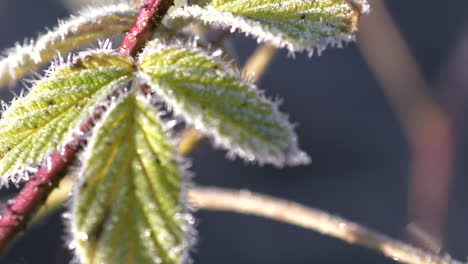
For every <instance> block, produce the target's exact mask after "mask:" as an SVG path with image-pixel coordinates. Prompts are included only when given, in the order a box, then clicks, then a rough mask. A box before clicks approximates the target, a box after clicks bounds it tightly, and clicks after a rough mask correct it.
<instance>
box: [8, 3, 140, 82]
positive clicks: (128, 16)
mask: <svg viewBox="0 0 468 264" xmlns="http://www.w3.org/2000/svg"><path fill="white" fill-rule="evenodd" d="M137 14H138V11H137V10H135V7H133V6H131V5H128V4H118V5H111V6H105V7H101V8H94V9H92V10H89V11H85V12H82V13H80V14H79V15H78V16H76V17H75V16H73V17H71V18H70V19H68V20H66V21H62V22H60V23H59V25H58V26H57V27H56V28H54V29H53V30H51V31H49V32H48V33H47V34H44V35H42V36H39V37H38V38H37V40H36V41H30V42H29V43H26V44H25V45H17V46H16V47H14V48H10V49H9V50H7V53H6V57H5V58H3V59H1V60H0V86H3V85H6V84H8V83H9V82H11V81H14V80H17V79H19V78H21V77H23V76H24V75H26V74H27V73H29V72H31V71H34V70H36V69H37V68H38V67H39V66H41V65H42V64H44V63H46V62H48V61H49V60H51V59H52V58H53V57H54V56H56V55H57V54H58V53H61V54H65V53H67V52H69V51H71V50H73V49H77V48H79V47H81V46H84V45H86V44H88V43H90V42H92V41H94V40H96V39H98V38H106V37H110V36H113V35H118V34H121V33H122V32H124V31H126V30H128V29H129V28H130V27H131V26H132V24H133V23H134V22H135V19H136V16H137Z"/></svg>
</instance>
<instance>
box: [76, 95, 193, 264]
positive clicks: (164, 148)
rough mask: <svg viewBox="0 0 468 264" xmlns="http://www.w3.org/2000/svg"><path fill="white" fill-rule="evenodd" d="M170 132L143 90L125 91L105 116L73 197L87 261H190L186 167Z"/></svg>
mask: <svg viewBox="0 0 468 264" xmlns="http://www.w3.org/2000/svg"><path fill="white" fill-rule="evenodd" d="M166 134H167V133H166V130H165V128H164V125H163V123H162V121H161V120H160V119H159V118H158V113H157V112H156V111H155V109H154V108H153V107H152V106H151V105H150V104H149V103H148V102H147V98H145V96H143V95H141V94H137V95H136V94H134V93H130V94H127V95H126V96H122V97H121V99H119V100H118V101H116V102H114V103H113V105H112V106H111V107H110V109H109V110H108V111H107V112H106V114H105V115H104V116H103V118H102V119H101V120H100V121H99V123H98V125H97V126H96V127H95V131H94V135H93V137H92V138H91V141H90V143H89V146H88V148H87V150H86V152H85V155H84V158H83V167H82V169H81V171H80V173H79V178H78V181H79V182H78V184H77V185H76V188H75V190H74V193H73V199H72V205H71V211H72V215H73V217H72V218H71V219H70V229H71V233H72V236H73V237H72V242H71V243H70V244H73V245H74V246H75V249H76V253H77V255H78V256H77V257H78V259H79V260H80V263H88V264H98V263H113V264H119V263H122V264H124V263H130V262H131V263H165V264H171V263H173V264H176V263H185V262H186V260H187V258H188V249H189V247H190V245H191V243H193V241H194V232H193V231H192V230H193V229H192V224H191V222H190V221H189V220H188V219H191V218H190V217H189V216H190V213H189V212H188V209H187V206H186V205H185V190H187V189H186V186H185V184H186V183H185V181H186V180H185V179H184V178H185V177H184V174H185V173H184V171H185V170H184V165H183V162H181V160H180V158H179V157H178V155H177V154H176V151H175V148H174V145H173V142H172V140H171V139H170V138H169V137H168V136H167V135H166ZM181 215H183V216H184V217H181ZM82 238H86V239H82ZM124 256H125V257H124Z"/></svg>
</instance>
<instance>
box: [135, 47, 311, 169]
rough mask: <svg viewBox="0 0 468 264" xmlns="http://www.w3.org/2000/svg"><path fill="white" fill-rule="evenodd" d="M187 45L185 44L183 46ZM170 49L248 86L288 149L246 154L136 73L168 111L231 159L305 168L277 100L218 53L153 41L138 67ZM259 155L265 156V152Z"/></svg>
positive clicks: (305, 158)
mask: <svg viewBox="0 0 468 264" xmlns="http://www.w3.org/2000/svg"><path fill="white" fill-rule="evenodd" d="M186 43H189V44H186ZM170 48H180V49H187V50H189V51H195V52H199V53H201V54H203V55H204V56H205V57H206V58H208V59H210V60H211V59H213V60H215V61H216V63H218V64H219V65H221V66H222V67H223V69H224V70H225V71H226V72H228V73H229V74H230V75H231V76H233V77H235V78H237V79H239V80H240V81H241V82H242V84H244V85H246V86H248V87H249V89H250V90H251V91H253V92H254V93H255V94H256V95H257V98H258V99H260V100H262V101H263V102H266V103H267V104H269V105H270V106H271V107H272V109H273V112H274V116H275V117H276V118H277V120H279V121H280V122H281V124H282V125H284V127H286V128H287V129H288V134H289V139H290V140H291V147H290V149H289V150H288V151H287V152H281V151H277V152H278V153H277V154H280V153H282V155H280V157H278V155H276V156H271V155H267V154H263V155H261V156H259V155H258V154H256V153H253V152H250V151H246V150H245V149H243V148H241V147H239V146H237V145H235V144H233V143H232V142H231V141H230V140H229V139H228V138H225V137H223V136H222V135H221V134H219V133H217V131H216V130H215V129H211V128H210V127H207V126H206V125H205V124H204V122H203V119H202V115H203V112H202V111H200V112H198V113H187V112H186V111H185V110H184V109H183V107H181V105H179V104H178V103H177V101H176V100H175V99H174V98H172V97H171V96H169V95H166V94H164V93H162V92H161V90H160V89H158V88H157V87H154V84H153V82H152V81H151V76H149V75H148V74H146V73H144V72H143V71H138V73H137V74H138V77H139V79H140V81H141V82H142V83H146V84H149V85H150V86H153V87H151V88H152V90H153V91H154V92H155V93H156V94H157V95H158V96H159V97H161V98H162V100H161V101H164V102H166V103H167V104H168V106H169V107H170V108H171V109H172V111H173V112H174V114H175V115H176V116H177V117H179V118H180V119H182V120H185V121H186V122H187V123H189V124H191V125H193V126H194V127H195V128H197V129H198V130H199V131H201V132H202V133H203V134H205V135H208V136H209V137H210V139H212V142H213V143H214V146H215V147H218V148H222V149H225V150H227V151H228V152H227V156H228V157H229V158H231V159H234V158H235V157H240V158H242V159H244V160H246V161H249V162H256V163H258V164H259V165H264V164H267V163H268V164H272V165H274V166H276V167H278V168H282V167H284V166H285V165H288V166H297V165H307V164H309V163H310V161H311V160H310V157H309V156H308V155H307V153H305V152H304V151H302V150H300V149H299V146H298V139H297V135H296V133H295V132H294V126H293V125H292V124H291V123H290V122H289V120H288V116H287V115H285V114H283V113H281V112H280V111H279V109H278V107H279V100H277V102H276V103H275V102H274V101H271V100H269V99H268V98H267V97H266V96H265V95H264V93H263V92H262V91H261V90H259V89H258V88H257V86H256V85H255V84H252V83H250V82H248V81H247V80H246V79H245V78H244V77H243V76H242V74H241V73H240V71H239V70H238V69H237V67H234V65H233V64H232V63H230V62H228V61H225V60H223V57H222V56H221V53H220V52H219V51H220V50H216V51H214V52H212V53H210V52H209V51H207V50H205V49H203V48H200V47H198V45H197V43H196V42H183V41H180V40H176V41H170V42H167V43H166V42H163V41H161V40H154V41H152V42H150V43H149V44H148V45H147V46H146V47H145V49H144V50H143V52H142V53H141V54H140V55H139V58H138V64H139V65H140V64H141V63H142V61H143V60H144V58H145V57H146V56H148V55H149V54H151V53H152V52H154V51H158V50H161V49H170ZM190 116H194V119H191V118H189V117H190ZM262 152H264V153H266V150H263V151H262Z"/></svg>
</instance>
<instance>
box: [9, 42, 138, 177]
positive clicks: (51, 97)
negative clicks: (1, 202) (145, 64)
mask: <svg viewBox="0 0 468 264" xmlns="http://www.w3.org/2000/svg"><path fill="white" fill-rule="evenodd" d="M133 72H134V64H133V61H132V60H131V59H129V58H126V57H123V56H120V55H117V54H113V53H111V52H110V51H105V50H98V51H93V52H84V53H81V55H79V56H78V57H77V58H75V59H74V61H73V63H71V64H69V65H68V64H66V65H62V66H53V67H52V68H51V69H50V70H49V75H48V76H46V77H45V78H44V79H42V80H39V81H37V83H36V84H34V85H33V87H32V89H31V90H30V92H29V94H28V95H27V96H25V97H22V98H18V99H16V100H15V101H14V102H13V103H12V105H11V106H10V107H9V108H8V109H7V110H6V111H5V112H4V113H3V118H2V119H1V120H0V175H1V176H0V180H1V185H5V184H8V182H9V180H12V181H13V182H19V181H21V180H24V179H27V173H25V171H34V166H36V165H38V163H41V162H42V161H43V160H44V159H45V158H46V157H47V156H49V155H50V154H51V153H53V152H55V151H57V150H59V149H60V147H62V146H63V145H64V144H65V143H68V141H70V140H71V138H72V135H73V134H74V133H79V130H78V127H79V126H80V125H81V124H82V123H83V122H84V121H85V120H86V119H87V118H89V117H90V115H91V111H93V110H94V109H95V107H96V105H98V104H99V103H101V102H103V101H105V100H106V98H107V96H108V95H109V94H111V93H112V91H114V90H115V89H116V88H120V87H121V86H123V85H126V84H127V82H128V81H129V80H130V79H131V78H132V77H133Z"/></svg>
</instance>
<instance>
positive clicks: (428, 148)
mask: <svg viewBox="0 0 468 264" xmlns="http://www.w3.org/2000/svg"><path fill="white" fill-rule="evenodd" d="M369 2H370V4H371V6H372V13H371V14H370V15H368V16H365V17H363V18H362V23H361V26H360V30H359V32H358V40H359V41H358V43H359V47H360V48H361V52H362V54H363V57H364V58H365V59H366V61H367V63H368V64H369V66H370V69H371V70H372V71H373V72H374V75H375V76H376V78H377V80H378V81H379V83H380V86H381V87H382V89H383V91H384V93H385V94H386V96H387V98H388V100H389V102H390V104H391V105H392V107H393V110H394V111H395V112H396V115H397V117H398V118H399V120H400V123H401V126H402V128H403V131H404V133H405V136H406V138H407V140H408V144H409V146H410V155H411V163H410V168H409V173H410V175H409V191H408V193H409V198H408V213H409V218H410V221H412V222H413V223H412V224H411V225H409V227H412V228H409V229H408V231H410V232H409V235H410V237H411V239H413V241H417V242H419V244H420V245H421V246H425V247H427V248H431V249H432V250H434V251H439V250H440V249H441V241H442V240H443V236H444V233H445V229H446V218H447V214H448V211H447V210H448V208H449V206H448V201H449V196H450V189H451V184H452V181H453V179H452V178H453V162H454V161H453V159H454V155H455V154H454V153H455V145H454V137H453V133H454V130H453V125H452V123H451V120H450V119H449V118H448V115H447V114H446V113H445V111H444V109H442V107H441V106H440V105H439V104H438V102H436V101H435V99H434V97H433V96H432V95H431V93H430V90H429V84H428V83H427V81H426V80H425V78H424V75H423V73H422V71H421V69H420V67H419V65H418V64H417V62H416V59H415V58H414V57H413V56H412V54H411V52H410V49H409V48H408V46H407V44H406V42H405V41H404V39H403V36H402V35H401V33H400V32H399V31H398V28H397V26H396V25H395V23H394V21H393V19H392V17H391V15H390V14H389V12H388V11H387V9H386V6H385V3H384V1H382V0H369ZM396 76H398V77H396ZM414 227H416V228H414ZM412 230H416V231H417V230H423V232H419V231H417V232H412ZM419 233H426V234H429V235H424V236H419V235H418V234H419ZM428 238H430V239H428Z"/></svg>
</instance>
